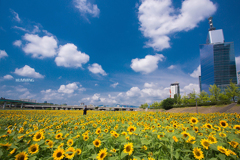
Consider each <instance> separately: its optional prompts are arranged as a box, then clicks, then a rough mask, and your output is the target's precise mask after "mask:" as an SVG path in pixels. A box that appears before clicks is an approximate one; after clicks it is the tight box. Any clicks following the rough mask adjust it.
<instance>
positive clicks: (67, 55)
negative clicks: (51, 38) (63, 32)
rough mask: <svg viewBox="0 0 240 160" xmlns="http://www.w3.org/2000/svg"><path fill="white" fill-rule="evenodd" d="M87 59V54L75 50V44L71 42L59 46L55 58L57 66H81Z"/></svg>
mask: <svg viewBox="0 0 240 160" xmlns="http://www.w3.org/2000/svg"><path fill="white" fill-rule="evenodd" d="M88 61H89V55H87V54H85V53H82V52H81V51H78V50H77V46H75V45H74V44H72V43H67V44H65V45H64V46H60V48H59V52H58V56H57V57H56V58H55V62H56V64H57V66H64V67H75V68H78V67H82V64H85V63H87V62H88Z"/></svg>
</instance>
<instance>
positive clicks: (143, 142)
mask: <svg viewBox="0 0 240 160" xmlns="http://www.w3.org/2000/svg"><path fill="white" fill-rule="evenodd" d="M141 143H142V144H146V145H148V144H150V143H151V142H150V140H147V139H145V138H141Z"/></svg>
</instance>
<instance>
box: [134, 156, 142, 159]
mask: <svg viewBox="0 0 240 160" xmlns="http://www.w3.org/2000/svg"><path fill="white" fill-rule="evenodd" d="M133 158H136V159H137V160H141V158H140V157H137V156H133Z"/></svg>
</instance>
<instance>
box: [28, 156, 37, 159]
mask: <svg viewBox="0 0 240 160" xmlns="http://www.w3.org/2000/svg"><path fill="white" fill-rule="evenodd" d="M36 158H37V156H33V157H30V158H29V160H35V159H36Z"/></svg>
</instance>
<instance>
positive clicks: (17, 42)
mask: <svg viewBox="0 0 240 160" xmlns="http://www.w3.org/2000/svg"><path fill="white" fill-rule="evenodd" d="M13 45H14V46H17V47H20V46H21V45H22V41H21V40H16V41H14V42H13Z"/></svg>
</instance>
